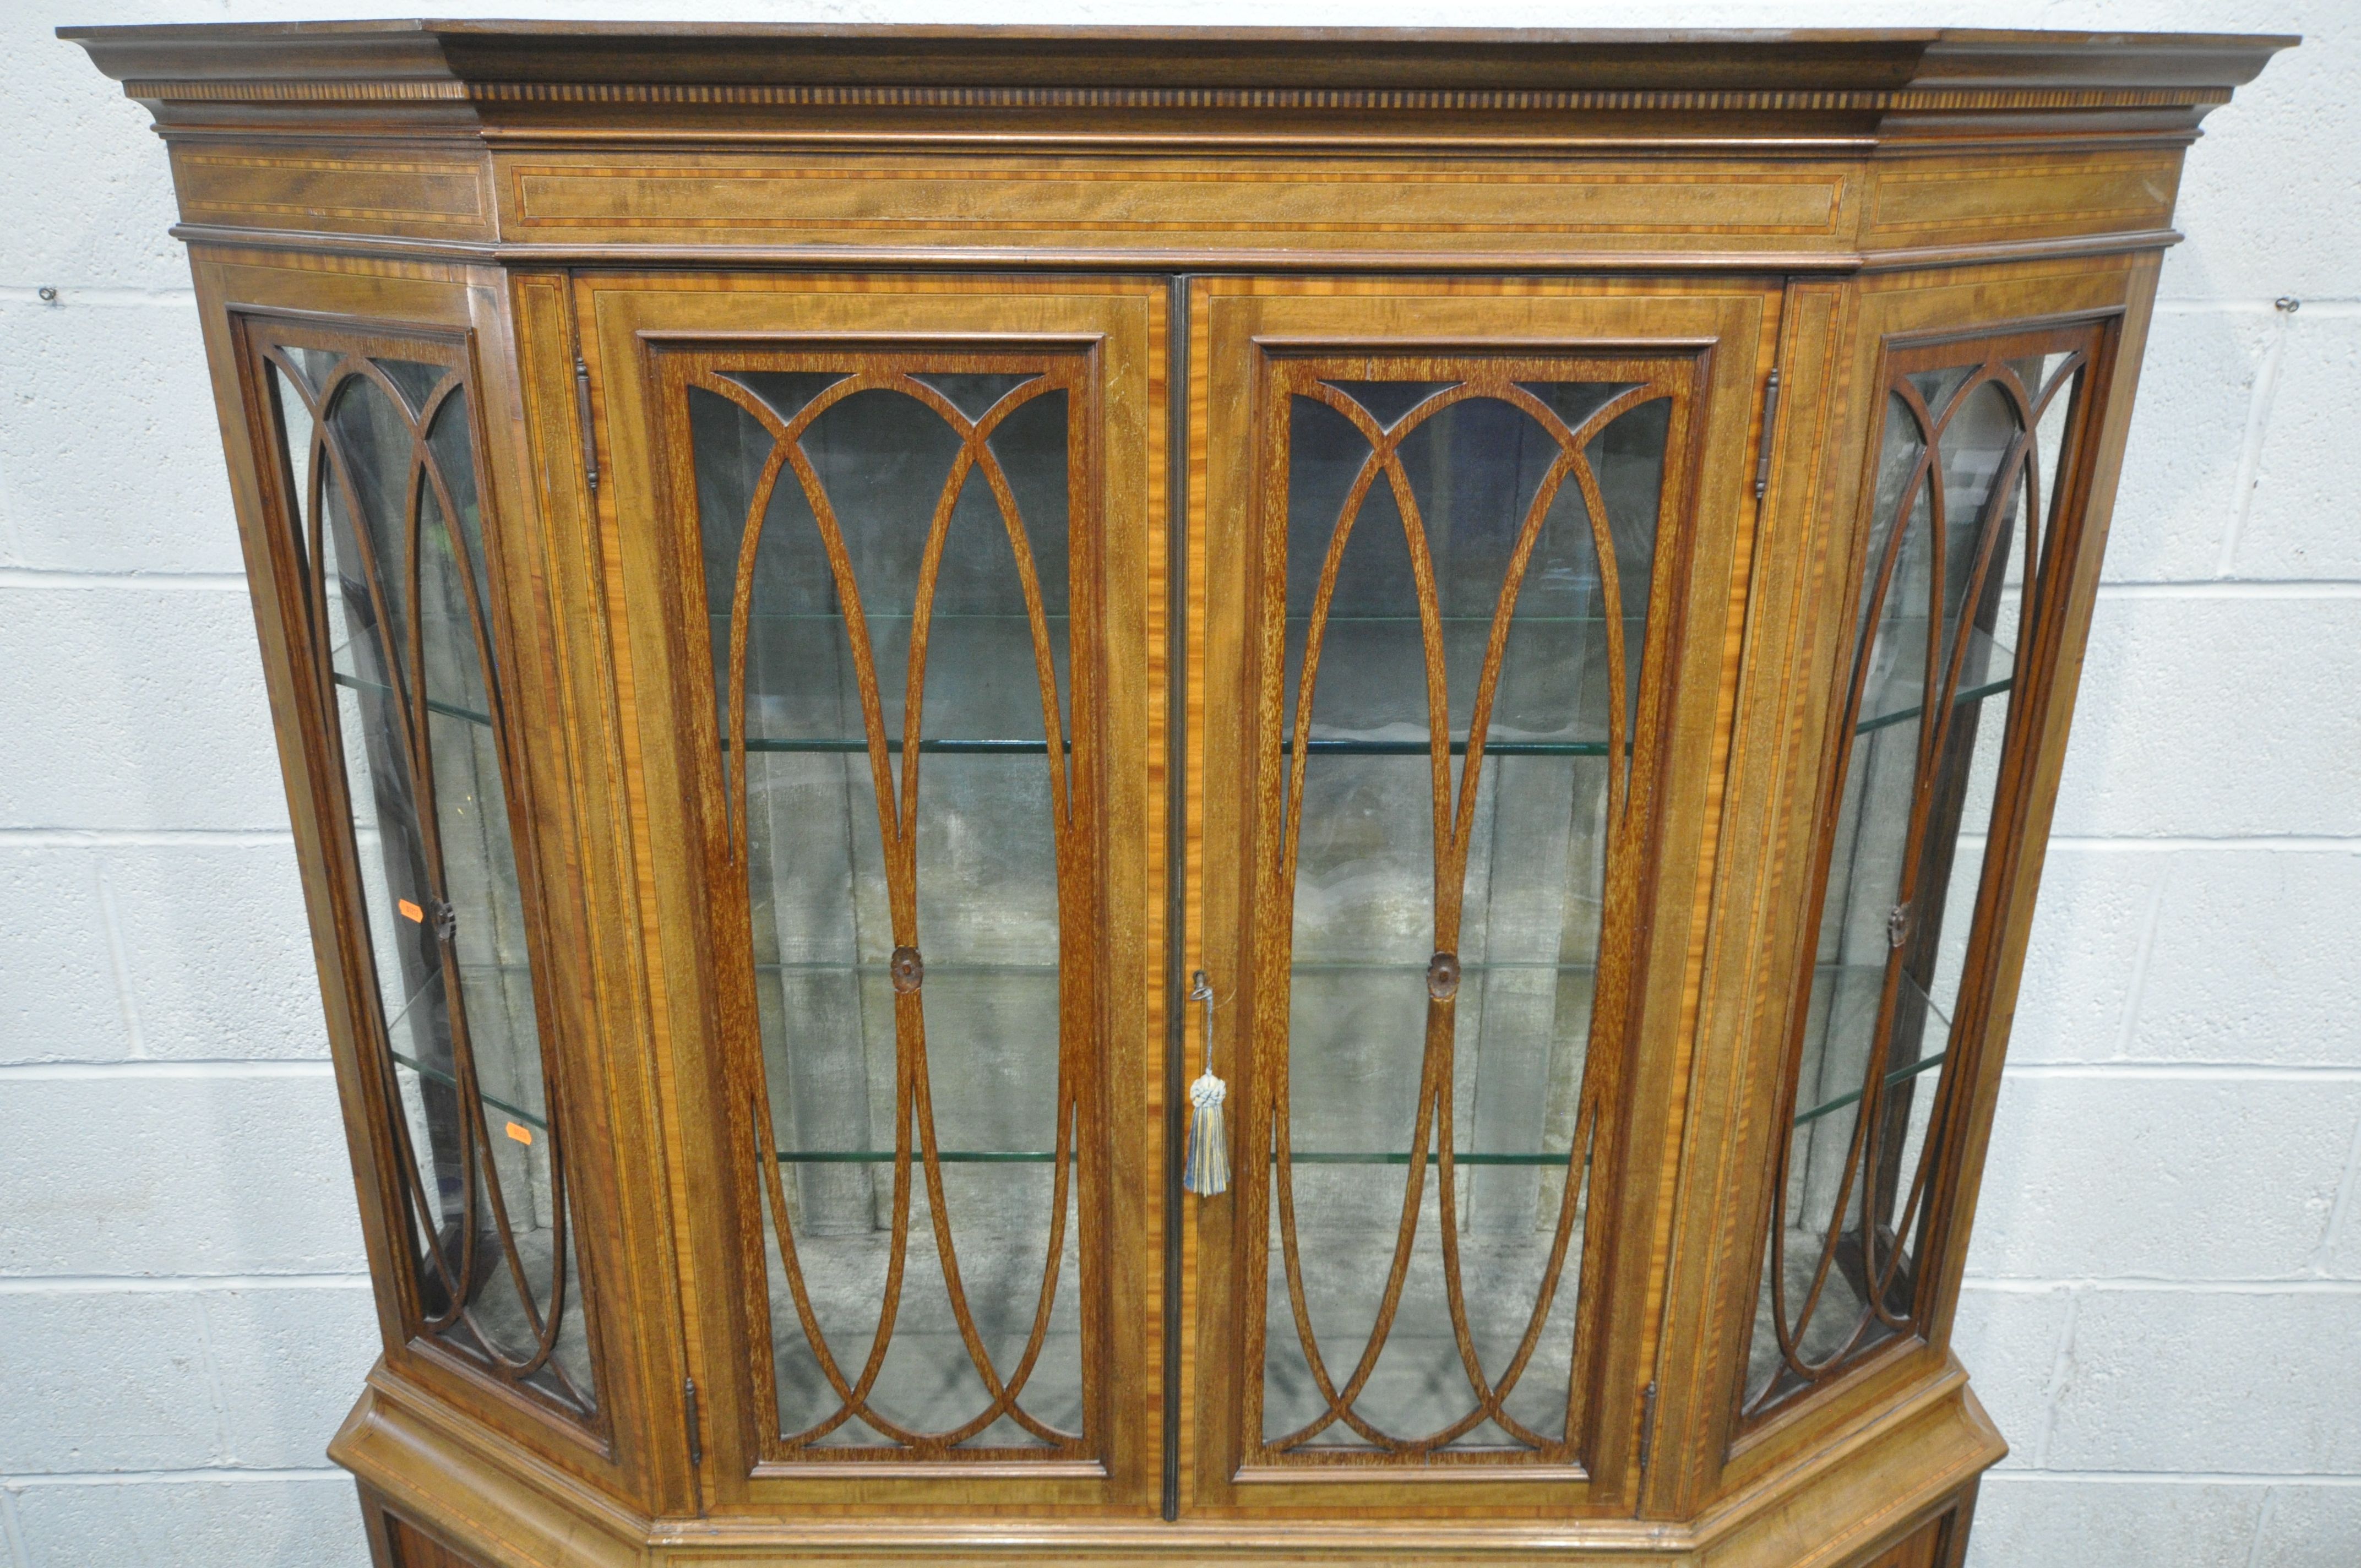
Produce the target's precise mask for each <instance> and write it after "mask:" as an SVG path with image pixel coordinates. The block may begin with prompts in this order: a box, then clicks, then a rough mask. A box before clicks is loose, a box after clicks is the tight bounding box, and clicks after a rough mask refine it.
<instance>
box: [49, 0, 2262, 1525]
mask: <svg viewBox="0 0 2361 1568" xmlns="http://www.w3.org/2000/svg"><path fill="white" fill-rule="evenodd" d="M67 36H69V37H71V38H73V39H74V40H75V41H77V42H79V43H81V44H82V45H83V46H84V47H85V48H87V49H89V50H90V52H91V54H92V56H93V59H94V60H95V61H96V62H97V64H98V65H99V67H100V68H101V69H102V70H104V71H106V72H107V73H108V74H109V75H111V76H114V77H115V78H117V79H119V80H121V81H122V82H124V84H125V89H126V92H127V93H129V94H130V95H131V96H132V97H134V98H136V99H137V100H138V101H139V102H141V103H142V104H145V105H147V106H148V109H149V110H150V112H151V113H152V114H153V115H155V118H156V122H157V126H158V128H159V131H160V133H161V134H162V135H163V136H164V137H165V138H166V140H167V142H168V144H169V145H170V150H171V159H172V168H173V175H174V179H175V181H176V183H177V186H178V190H179V195H180V203H181V220H182V221H181V226H180V227H179V228H178V229H177V230H176V233H178V234H179V235H180V236H181V237H182V238H183V239H185V240H186V241H187V242H188V244H189V247H190V252H191V259H192V265H193V268H194V270H195V274H196V281H197V288H198V294H199V300H200V304H201V310H202V314H203V326H204V332H205V338H206V347H207V352H208V354H209V356H210V359H211V364H212V367H213V374H214V389H215V394H216V397H217V398H218V400H219V403H220V410H221V414H222V428H223V435H224V443H225V449H226V453H227V457H228V464H229V471H230V475H231V479H232V484H233V489H234V492H235V495H236V502H237V508H238V518H239V525H240V529H241V532H242V536H243V539H244V542H245V548H246V552H247V564H248V567H249V571H250V575H251V578H252V582H253V588H254V600H255V611H256V620H257V627H258V632H259V635H260V639H261V645H262V649H263V652H264V656H265V666H266V671H267V674H268V677H269V692H270V700H271V705H272V712H273V717H274V719H275V721H276V725H277V731H278V736H279V743H280V756H281V761H282V763H283V766H284V768H285V772H286V777H287V782H288V793H289V800H290V803H291V809H292V813H293V817H294V824H295V836H296V843H297V847H298V850H299V851H300V856H301V861H302V872H303V880H304V887H305V894H306V896H307V899H308V903H309V908H310V912H311V918H312V925H313V937H314V940H315V942H316V944H317V948H318V953H319V960H320V971H321V977H322V990H323V995H324V1000H325V1003H326V1007H327V1015H328V1023H329V1029H330V1035H331V1038H332V1040H333V1044H334V1049H335V1063H336V1071H337V1083H338V1086H339V1090H340V1092H341V1095H342V1102H343V1110H344V1115H345V1119H346V1132H347V1135H348V1136H349V1139H350V1143H351V1147H352V1153H353V1170H354V1177H355V1183H356V1187H357V1192H358V1195H359V1200H360V1206H361V1212H362V1215H363V1219H364V1223H365V1228H366V1232H367V1236H368V1247H369V1256H370V1263H371V1267H372V1270H373V1272H374V1274H375V1277H376V1280H377V1287H378V1303H379V1314H380V1319H381V1322H382V1325H383V1329H384V1337H385V1354H384V1358H383V1360H382V1361H381V1362H380V1363H379V1365H378V1367H377V1368H376V1370H375V1371H374V1372H373V1373H372V1374H371V1376H370V1377H369V1379H368V1386H367V1387H366V1388H365V1389H364V1390H363V1391H362V1393H361V1397H360V1401H359V1403H358V1404H357V1406H356V1407H355V1409H354V1410H353V1413H352V1416H351V1418H350V1420H348V1421H347V1422H346V1425H345V1427H344V1430H343V1431H341V1432H339V1433H337V1434H336V1436H335V1442H334V1444H333V1445H332V1448H331V1452H332V1453H334V1455H335V1457H336V1458H337V1460H338V1461H340V1462H341V1463H343V1464H346V1466H348V1467H349V1468H350V1469H351V1470H352V1471H353V1472H354V1473H355V1475H357V1477H358V1478H359V1480H360V1484H361V1496H362V1501H363V1512H364V1516H365V1519H366V1521H367V1528H368V1531H369V1538H370V1541H371V1543H372V1547H373V1550H374V1551H375V1552H376V1554H377V1559H378V1561H379V1563H381V1564H384V1565H386V1568H428V1565H438V1568H439V1565H442V1564H450V1563H459V1564H479V1565H482V1568H511V1565H514V1568H525V1565H535V1568H542V1565H546V1568H555V1565H557V1564H561V1563H564V1564H618V1565H620V1564H626V1563H642V1564H645V1563H710V1564H715V1565H717V1568H718V1565H720V1564H741V1565H751V1564H754V1563H798V1562H823V1561H825V1562H830V1563H854V1562H871V1561H884V1560H899V1561H907V1562H926V1563H940V1562H983V1561H994V1562H1014V1561H1032V1560H1036V1559H1039V1560H1060V1561H1064V1560H1071V1561H1090V1562H1104V1563H1113V1562H1118V1561H1133V1560H1137V1561H1150V1560H1155V1561H1175V1562H1177V1561H1184V1560H1185V1561H1191V1562H1196V1561H1206V1562H1233V1561H1235V1562H1241V1563H1246V1562H1256V1561H1269V1562H1279V1561H1290V1562H1305V1561H1318V1562H1335V1563H1356V1562H1367V1563H1377V1562H1399V1561H1403V1560H1405V1559H1407V1558H1413V1557H1414V1558H1417V1559H1419V1560H1421V1561H1426V1562H1435V1563H1459V1562H1466V1563H1477V1562H1487V1563H1489V1562H1544V1561H1546V1562H1553V1563H1592V1564H1604V1563H1665V1564H1671V1563H1694V1564H1713V1565H1717V1568H1800V1565H1805V1564H1810V1565H1816V1568H1859V1565H1865V1564H1872V1563H1874V1564H1879V1565H1882V1568H1901V1565H1905V1564H1907V1565H1913V1568H1935V1565H1937V1564H1945V1565H1956V1564H1957V1563H1959V1562H1960V1558H1961V1556H1962V1554H1963V1553H1964V1551H1965V1548H1966V1541H1967V1531H1968V1526H1969V1521H1970V1517H1971V1512H1972V1508H1973V1503H1974V1497H1975V1492H1976V1483H1977V1477H1978V1476H1979V1475H1981V1474H1982V1471H1983V1470H1984V1469H1985V1468H1986V1467H1987V1466H1989V1465H1990V1464H1992V1463H1993V1461H1994V1460H1995V1459H1996V1458H1998V1457H1999V1456H2000V1454H2001V1453H2003V1452H2004V1446H2003V1443H2002V1440H2001V1437H2000V1435H1999V1434H1998V1433H1997V1432H1996V1431H1994V1430H1993V1426H1992V1423H1991V1422H1990V1421H1989V1420H1987V1419H1986V1418H1985V1416H1984V1414H1983V1411H1982V1408H1981V1407H1980V1406H1979V1405H1978V1403H1977V1401H1976V1398H1975V1397H1974V1395H1973V1393H1972V1392H1971V1388H1970V1386H1969V1383H1968V1376H1967V1372H1966V1371H1965V1370H1964V1369H1963V1368H1962V1367H1961V1366H1960V1365H1959V1363H1958V1362H1957V1361H1956V1360H1955V1359H1954V1358H1953V1357H1952V1355H1951V1354H1950V1352H1949V1333H1950V1325H1951V1319H1952V1312H1953V1308H1954V1305H1955V1303H1956V1300H1957V1298H1958V1290H1959V1281H1960V1267H1961V1263H1962V1259H1963V1256H1964V1254H1965V1250H1966V1242H1967V1237H1968V1234H1969V1227H1970V1224H1971V1219H1972V1216H1973V1211H1974V1202H1975V1194H1976V1188H1977V1182H1978V1179H1979V1176H1980V1173H1981V1167H1982V1159H1983V1151H1984V1146H1985V1141H1986V1137H1987V1135H1988V1132H1989V1129H1990V1124H1991V1118H1992V1113H1993V1098H1994V1094H1995V1092H1996V1090H1997V1086H1998V1081H1999V1069H2000V1066H2001V1058H2002V1053H2003V1050H2004V1045H2005V1040H2006V1036H2007V1031H2008V1022H2009V1017H2010V1014H2011V1011H2012V1008H2013V1003H2014V1000H2015V992H2016V987H2017V982H2018V977H2019V974H2020V972H2021V969H2022V965H2023V959H2024V950H2025V944H2026V933H2027V928H2028V926H2029V922H2030V917H2031V913H2032V909H2033V903H2034V895H2035V889H2036V884H2037V880H2038V875H2039V871H2040V865H2041V860H2042V854H2043V847H2044V842H2045V839H2046V835H2047V830H2048V818H2049V813H2050V806H2051V801H2052V799H2053V796H2054V794H2055V790H2056V786H2057V781H2058V775H2059V763H2060V759H2061V757H2062V755H2063V751H2064V746H2065V741H2066V733H2067V725H2068V719H2069V716H2070V709H2071V707H2072V701H2073V695H2074V684H2075V675H2076V672H2077V670H2078V668H2079V665H2080V663H2081V653H2082V648H2083V644H2084V640H2085V637H2086V635H2087V632H2088V629H2089V623H2090V616H2091V607H2092V594H2093V592H2094V589H2095V587H2096V583H2097V580H2098V572H2099V560H2100V553H2101V549H2102V546H2103V539H2104V535H2105V532H2106V521H2107V514H2108V510H2109V506H2110V503H2111V500H2112V498H2113V496H2114V488H2115V482H2116V476H2117V468H2118V465H2119V463H2120V461H2121V458H2122V455H2123V450H2124V434H2125V428H2126V425H2127V422H2128V420H2129V417H2130V412H2131V406H2132V389H2133V384H2134V382H2135V380H2136V374H2137V370H2138V366H2139V358H2140V351H2141V347H2142V344H2143V340H2144V337H2145V334H2146V332H2147V323H2148V319H2149V312H2150V308H2151V302H2152V300H2153V297H2154V293H2155V289H2156V279H2157V269H2158V262H2159V259H2160V257H2161V253H2162V251H2163V250H2164V248H2165V247H2168V246H2169V245H2170V244H2171V243H2173V241H2174V240H2175V239H2176V238H2177V236H2176V235H2175V234H2174V233H2173V231H2172V228H2171V222H2172V208H2173V200H2174V194H2175V190H2176V186H2177V183H2178V180H2179V175H2180V164H2181V159H2182V157H2183V154H2184V152H2185V150H2186V148H2188V146H2189V145H2190V144H2191V142H2192V141H2193V140H2194V139H2195V137H2196V135H2197V128H2198V123H2199V121H2200V120H2201V119H2202V117H2203V116H2204V115H2205V114H2206V113H2207V112H2208V111H2210V110H2211V109H2213V108H2214V107H2216V106H2218V105H2220V104H2224V103H2226V102H2227V101H2228V99H2229V97H2230V94H2231V92H2232V90H2233V89H2234V88H2235V87H2236V86H2238V85H2239V84H2241V83H2243V82H2246V81H2248V80H2250V79H2251V78H2252V77H2253V76H2254V74H2255V73H2256V72H2257V71H2258V70H2260V69H2261V67H2262V65H2263V63H2264V62H2265V60H2267V59H2268V56H2269V54H2270V53H2271V52H2272V51H2273V50H2275V49H2279V48H2283V47H2285V46H2286V45H2288V44H2289V43H2290V42H2291V41H2293V40H2290V39H2284V38H2228V37H2196V36H2156V35H2114V36H2098V35H2084V34H2037V33H1986V32H1962V31H1950V30H1937V31H1886V32H1807V33H1769V32H1763V33H1729V34H1711V33H1654V34H1641V33H1545V32H1532V33H1493V32H1452V31H1433V32H1349V31H1331V32H1309V31H1279V30H1268V31H1245V32H1214V31H1201V32H1159V31H1147V30H1084V29H1064V30H1058V29H1014V28H935V27H899V28H894V27H655V26H639V25H632V26H624V25H611V26H604V25H561V24H542V23H492V22H481V23H476V22H468V23H391V22H388V23H349V24H316V25H292V26H279V25H268V26H237V27H99V28H78V29H69V30H68V34H67ZM1198 970H1202V971H1204V974H1205V976H1206V983H1205V986H1204V988H1203V990H1202V992H1198V993H1197V994H1195V995H1193V996H1192V995H1191V991H1192V985H1191V977H1192V976H1193V975H1194V973H1195V972H1196V971H1198ZM1209 1071H1210V1072H1211V1073H1212V1074H1213V1076H1216V1077H1218V1078H1220V1079H1221V1080H1223V1082H1224V1086H1225V1093H1224V1099H1223V1102H1222V1105H1221V1116H1222V1118H1223V1125H1224V1130H1225V1132H1226V1135H1227V1139H1228V1146H1229V1153H1230V1168H1231V1182H1230V1185H1229V1187H1228V1188H1227V1190H1224V1191H1221V1192H1218V1193H1210V1194H1207V1193H1198V1192H1193V1191H1184V1190H1183V1189H1182V1186H1181V1183H1180V1157H1181V1142H1182V1136H1183V1129H1184V1125H1185V1121H1186V1118H1187V1116H1188V1115H1189V1112H1190V1107H1189V1102H1188V1086H1189V1084H1190V1083H1191V1081H1192V1080H1195V1079H1196V1078H1197V1077H1198V1076H1199V1075H1200V1074H1201V1073H1204V1072H1209Z"/></svg>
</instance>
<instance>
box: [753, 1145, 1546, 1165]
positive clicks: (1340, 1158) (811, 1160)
mask: <svg viewBox="0 0 2361 1568" xmlns="http://www.w3.org/2000/svg"><path fill="white" fill-rule="evenodd" d="M910 1157H911V1158H912V1159H917V1151H915V1150H913V1151H912V1153H911V1156H910ZM1066 1157H1067V1158H1068V1159H1069V1160H1072V1159H1076V1158H1079V1156H1078V1155H1077V1154H1075V1153H1074V1152H1073V1151H1071V1150H1069V1151H1068V1153H1067V1155H1066ZM935 1158H936V1159H937V1160H939V1162H941V1163H942V1164H944V1165H1051V1164H1054V1163H1056V1161H1057V1158H1058V1155H1057V1151H1056V1150H1054V1149H939V1150H937V1151H936V1154H935ZM1289 1159H1290V1160H1291V1161H1292V1162H1294V1163H1295V1164H1297V1165H1408V1164H1410V1163H1411V1156H1410V1155H1408V1154H1387V1153H1382V1152H1377V1151H1355V1152H1352V1153H1347V1154H1312V1153H1308V1152H1306V1151H1304V1150H1302V1149H1297V1150H1296V1151H1294V1153H1292V1154H1290V1156H1289ZM1278 1161H1279V1155H1278V1152H1277V1151H1276V1150H1274V1151H1273V1152H1272V1154H1271V1162H1272V1163H1273V1164H1277V1163H1278ZM1442 1161H1443V1157H1442V1156H1441V1155H1439V1154H1436V1153H1434V1152H1433V1151H1429V1153H1428V1154H1427V1157H1426V1163H1427V1164H1429V1165H1440V1164H1441V1163H1442ZM1565 1161H1566V1157H1565V1155H1563V1154H1455V1155H1453V1156H1452V1157H1451V1163H1452V1164H1454V1165H1497V1166H1529V1167H1536V1168H1542V1167H1558V1166H1563V1165H1565ZM893 1162H894V1151H893V1150H892V1149H782V1150H780V1151H779V1163H780V1164H781V1165H891V1164H892V1163H893Z"/></svg>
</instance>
